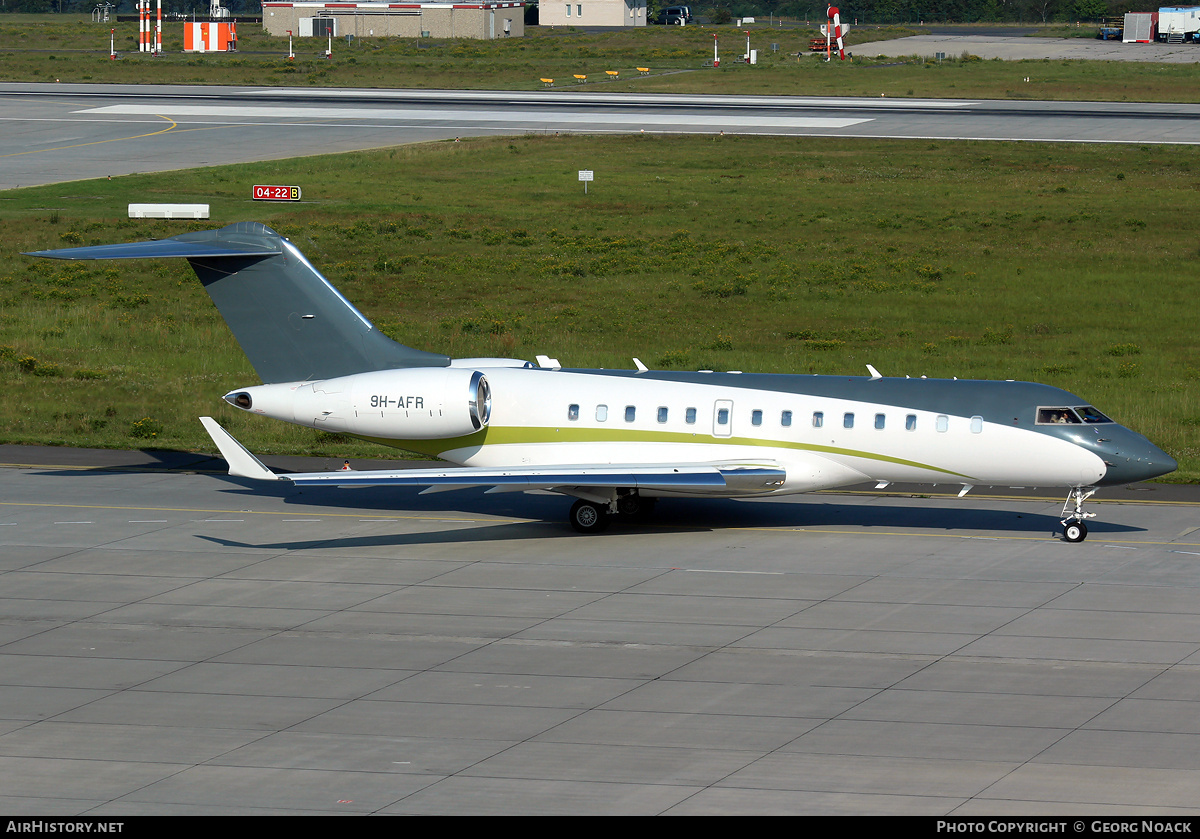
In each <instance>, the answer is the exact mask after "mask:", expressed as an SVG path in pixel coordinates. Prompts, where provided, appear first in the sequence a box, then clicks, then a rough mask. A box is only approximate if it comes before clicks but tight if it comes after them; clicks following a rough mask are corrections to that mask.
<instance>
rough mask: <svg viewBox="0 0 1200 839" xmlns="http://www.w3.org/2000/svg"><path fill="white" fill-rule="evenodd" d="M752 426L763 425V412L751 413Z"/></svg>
mask: <svg viewBox="0 0 1200 839" xmlns="http://www.w3.org/2000/svg"><path fill="white" fill-rule="evenodd" d="M750 424H751V425H762V411H751V412H750Z"/></svg>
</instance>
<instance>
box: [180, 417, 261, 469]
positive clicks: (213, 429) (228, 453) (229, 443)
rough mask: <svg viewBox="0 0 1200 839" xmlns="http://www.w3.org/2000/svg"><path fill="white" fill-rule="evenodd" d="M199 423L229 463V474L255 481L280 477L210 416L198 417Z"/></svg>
mask: <svg viewBox="0 0 1200 839" xmlns="http://www.w3.org/2000/svg"><path fill="white" fill-rule="evenodd" d="M200 423H201V424H202V425H203V426H204V430H205V431H207V432H208V436H209V437H212V441H213V442H214V443H216V444H217V448H218V449H220V451H221V457H223V458H225V462H226V463H228V464H229V474H230V475H233V476H234V477H236V478H253V479H254V480H256V481H278V480H281V478H280V477H279V476H278V475H276V474H275V473H274V472H272V471H271V470H270V469H268V468H267V467H266V466H264V465H263V462H262V461H261V460H259V459H258V458H257V457H255V456H254V455H252V454H250V451H249V450H248V449H247V448H246V447H245V446H243V445H242V444H241V443H239V442H238V441H237V440H235V439H233V435H232V434H230V433H229V432H228V431H226V430H225V429H224V428H222V427H221V426H220V424H219V423H218V422H217V421H216V420H215V419H213V418H212V417H200Z"/></svg>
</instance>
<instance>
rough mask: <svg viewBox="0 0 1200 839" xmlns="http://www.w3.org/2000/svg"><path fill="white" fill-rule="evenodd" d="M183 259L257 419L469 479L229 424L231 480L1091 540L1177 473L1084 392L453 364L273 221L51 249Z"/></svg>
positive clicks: (603, 518) (578, 522) (594, 511)
mask: <svg viewBox="0 0 1200 839" xmlns="http://www.w3.org/2000/svg"><path fill="white" fill-rule="evenodd" d="M32 255H33V256H42V257H51V258H55V259H135V258H148V257H182V258H184V259H187V260H188V262H189V263H190V264H191V266H192V268H193V269H194V270H195V272H196V275H197V276H198V277H199V278H200V281H201V282H202V283H203V284H204V287H205V289H206V290H207V291H208V293H209V295H210V296H211V297H212V299H213V302H214V303H215V304H216V306H217V308H218V309H219V310H220V312H221V315H222V316H223V317H224V318H225V321H226V323H227V324H228V325H229V328H230V329H231V330H232V331H233V334H234V336H235V337H236V338H237V340H238V342H239V343H240V344H241V347H242V349H243V350H244V351H245V353H246V356H247V357H248V358H249V360H250V362H251V364H253V366H254V369H255V371H256V372H257V373H258V375H259V376H260V377H261V379H262V381H263V384H261V385H256V386H252V387H246V388H241V389H238V390H235V391H232V392H230V393H228V394H226V395H225V397H224V398H225V401H226V402H228V403H229V404H230V405H232V406H234V407H235V408H238V409H240V410H243V411H246V412H248V413H253V414H261V415H263V416H266V417H271V418H273V419H280V420H284V421H285V422H291V423H296V424H298V425H303V426H307V427H309V428H316V429H322V430H325V431H331V432H337V433H341V434H348V435H351V436H354V437H359V438H362V439H367V440H372V441H375V442H379V443H383V444H385V445H389V446H397V447H399V448H404V449H409V450H412V451H417V452H423V453H425V454H429V455H436V456H437V457H439V458H441V459H443V460H446V461H449V462H450V463H452V464H454V465H455V466H454V468H433V469H429V468H417V469H395V470H379V471H366V472H354V471H340V472H319V473H302V474H287V475H276V474H275V473H274V472H272V471H271V470H270V469H268V468H267V467H266V466H264V465H263V464H262V463H261V462H260V461H259V460H258V459H257V458H256V457H254V455H252V454H251V453H250V452H249V451H247V450H246V449H245V448H243V447H242V446H241V444H239V443H238V442H237V441H236V440H234V439H233V437H232V436H230V435H229V434H228V432H226V431H225V430H224V429H223V428H221V426H220V425H218V424H217V423H216V422H215V421H214V420H213V419H212V418H210V417H202V418H201V422H203V423H204V427H205V428H206V429H207V430H208V432H209V434H210V435H211V436H212V438H213V441H214V443H216V445H217V447H218V448H219V449H220V450H221V454H222V455H223V456H224V457H225V460H226V461H227V462H228V464H229V473H230V474H231V475H235V476H239V477H244V478H255V479H261V480H269V481H290V482H292V483H293V484H297V485H300V486H312V485H324V486H334V487H349V486H385V485H387V486H394V485H408V486H420V487H426V489H425V490H424V491H425V492H438V491H444V490H450V489H460V488H464V487H476V486H488V487H491V488H492V490H490V491H523V490H534V489H542V490H551V491H554V492H558V493H562V494H563V495H567V496H572V497H574V498H576V499H577V500H576V502H575V503H574V505H573V506H572V508H571V513H570V521H571V525H572V526H573V527H574V528H575V529H576V530H578V531H581V532H595V531H600V530H602V529H604V528H605V527H606V526H607V525H608V523H609V520H610V518H611V517H612V516H613V515H616V514H624V515H639V514H645V513H646V512H647V511H648V510H649V508H651V507H652V506H653V503H654V501H655V500H656V499H658V498H660V497H665V496H676V497H679V496H685V497H696V496H708V497H734V496H736V497H754V496H768V495H785V494H790V493H799V492H809V491H812V490H819V489H830V488H835V487H843V486H848V485H851V484H858V483H862V482H865V481H872V482H874V483H875V484H876V486H877V487H878V488H883V487H885V486H887V485H888V484H890V483H893V482H912V483H929V484H952V485H957V486H960V487H961V491H960V493H959V495H960V496H961V495H965V494H966V493H967V492H968V491H970V490H971V489H972V488H973V487H975V486H979V485H986V486H1002V487H1018V486H1019V487H1061V488H1063V489H1067V490H1068V491H1069V495H1068V498H1067V500H1066V503H1065V504H1064V506H1063V514H1062V516H1063V521H1062V523H1063V530H1064V537H1065V539H1066V540H1067V541H1069V542H1080V541H1082V540H1083V539H1084V538H1085V537H1086V536H1087V526H1086V524H1085V521H1086V519H1088V518H1091V517H1093V516H1094V515H1095V514H1094V513H1085V512H1084V511H1083V502H1084V501H1086V500H1087V499H1088V498H1089V497H1090V496H1091V495H1092V494H1093V493H1094V492H1095V491H1096V489H1097V488H1098V487H1104V486H1113V485H1119V484H1125V483H1129V482H1132V481H1141V480H1147V479H1149V478H1153V477H1156V476H1158V475H1164V474H1166V473H1168V472H1171V471H1173V470H1174V469H1175V468H1176V463H1175V461H1174V460H1172V459H1171V457H1170V456H1168V455H1167V454H1166V453H1165V452H1163V451H1162V450H1160V449H1159V448H1157V447H1156V446H1154V445H1153V444H1152V443H1151V442H1150V441H1149V440H1147V439H1146V438H1145V437H1143V436H1142V435H1140V434H1137V433H1135V432H1133V431H1130V430H1129V429H1127V428H1124V427H1122V426H1121V425H1118V424H1117V423H1115V422H1113V421H1112V420H1110V419H1109V418H1108V417H1106V416H1105V415H1104V414H1102V413H1100V411H1098V410H1096V409H1095V408H1094V407H1092V406H1090V405H1088V404H1087V403H1086V402H1085V401H1084V400H1083V399H1080V398H1079V397H1077V396H1074V395H1073V394H1071V393H1068V392H1067V391H1065V390H1060V389H1058V388H1054V387H1049V386H1047V385H1040V384H1034V383H1031V382H1012V381H1006V382H999V381H966V380H963V381H960V380H957V379H954V380H946V379H926V378H919V379H912V378H903V379H900V378H885V377H883V376H881V375H879V374H878V373H877V372H876V371H875V369H874V368H873V367H870V366H868V370H869V372H870V373H871V375H870V376H862V377H847V376H816V375H812V376H799V375H753V374H746V373H735V372H730V373H714V372H709V371H700V372H697V373H683V372H670V371H656V370H649V369H647V368H646V366H645V365H643V364H642V363H641V362H640V361H637V359H634V361H635V363H636V364H637V369H635V370H584V369H580V370H573V369H563V368H562V367H561V366H560V365H559V364H558V362H557V361H555V360H553V359H549V358H545V357H539V359H538V362H539V363H538V365H534V364H533V363H531V362H528V361H521V360H517V359H507V358H466V359H451V358H449V357H447V356H444V355H437V354H435V353H428V352H422V351H420V350H415V349H412V348H410V347H405V346H403V345H401V344H398V343H396V342H394V341H392V340H391V339H389V338H387V337H386V336H384V335H383V334H382V333H380V332H379V331H378V330H377V329H376V328H375V327H374V326H373V325H372V324H371V322H370V321H368V320H367V319H366V317H364V316H363V315H362V313H360V312H359V311H358V310H357V309H356V308H354V306H352V305H351V304H350V302H349V301H347V300H346V299H345V298H344V297H343V296H342V295H341V294H340V293H339V292H338V291H337V289H335V288H334V287H333V286H332V285H331V284H330V283H329V281H328V280H326V279H325V278H324V277H323V276H321V274H320V273H319V272H318V271H317V270H316V269H315V268H314V267H313V266H312V265H311V264H310V263H309V262H308V260H307V259H305V257H304V255H303V254H301V253H300V251H299V250H298V249H297V248H296V246H295V245H293V244H292V243H291V242H289V241H288V240H287V239H285V238H283V237H281V236H280V235H279V234H277V233H276V232H275V231H273V230H271V229H270V228H269V227H266V226H265V225H262V224H259V223H255V222H240V223H237V224H232V225H229V226H228V227H225V228H222V229H220V230H210V231H204V232H197V233H185V234H183V235H180V236H175V237H172V238H170V239H163V240H157V241H151V242H139V243H133V244H126V245H101V246H94V247H83V248H67V249H63V250H52V251H40V252H37V253H35V254H32Z"/></svg>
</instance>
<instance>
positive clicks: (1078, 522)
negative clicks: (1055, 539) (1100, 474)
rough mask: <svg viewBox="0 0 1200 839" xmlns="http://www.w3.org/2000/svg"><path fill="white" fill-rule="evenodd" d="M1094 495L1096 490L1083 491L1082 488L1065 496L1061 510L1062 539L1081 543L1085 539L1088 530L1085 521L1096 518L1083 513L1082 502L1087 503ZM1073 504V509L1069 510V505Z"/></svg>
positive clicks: (1093, 514)
mask: <svg viewBox="0 0 1200 839" xmlns="http://www.w3.org/2000/svg"><path fill="white" fill-rule="evenodd" d="M1095 494H1096V488H1095V487H1092V488H1091V489H1084V488H1083V487H1075V488H1074V489H1072V490H1071V494H1070V495H1068V496H1067V500H1066V502H1065V503H1064V504H1063V508H1062V526H1063V538H1064V539H1066V540H1067V541H1068V542H1082V541H1083V540H1084V539H1086V538H1087V534H1088V529H1087V524H1085V523H1084V522H1085V521H1086V520H1087V519H1092V518H1095V517H1096V514H1095V513H1085V512H1084V511H1083V502H1084V501H1087V500H1088V499H1089V498H1091V497H1092V496H1093V495H1095ZM1072 502H1074V504H1075V509H1074V511H1072V510H1071V503H1072Z"/></svg>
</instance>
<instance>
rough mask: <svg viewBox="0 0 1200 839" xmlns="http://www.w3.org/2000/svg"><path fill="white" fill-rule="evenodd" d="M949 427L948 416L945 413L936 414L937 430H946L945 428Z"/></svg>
mask: <svg viewBox="0 0 1200 839" xmlns="http://www.w3.org/2000/svg"><path fill="white" fill-rule="evenodd" d="M949 428H950V417H948V416H946V415H945V414H938V417H937V430H938V431H947V430H949Z"/></svg>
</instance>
